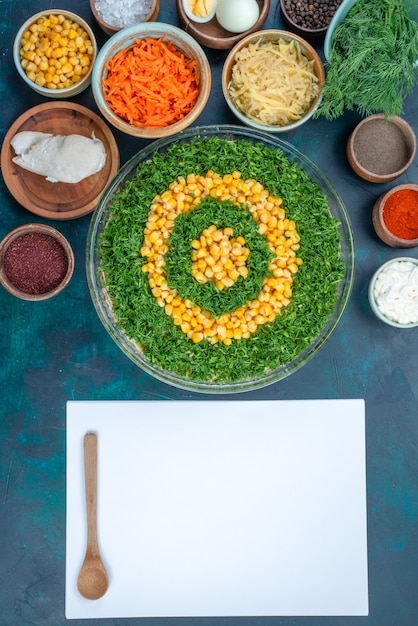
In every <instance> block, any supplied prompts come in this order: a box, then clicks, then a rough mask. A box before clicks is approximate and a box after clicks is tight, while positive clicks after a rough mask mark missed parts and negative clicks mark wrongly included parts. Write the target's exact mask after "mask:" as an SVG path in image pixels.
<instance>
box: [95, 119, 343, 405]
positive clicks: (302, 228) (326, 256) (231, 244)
mask: <svg viewBox="0 0 418 626" xmlns="http://www.w3.org/2000/svg"><path fill="white" fill-rule="evenodd" d="M353 275H354V244H353V233H352V228H351V225H350V220H349V217H348V215H347V212H346V209H345V207H344V204H343V202H342V200H341V198H340V196H339V195H338V193H337V191H336V190H335V189H334V187H333V185H332V184H331V183H330V181H329V180H328V178H327V177H326V176H325V175H324V174H323V173H322V171H321V170H320V169H319V168H318V167H317V166H316V165H315V164H314V163H312V162H311V161H310V160H309V159H308V158H306V157H305V156H304V155H303V154H301V153H300V152H299V151H298V150H296V149H295V148H294V147H293V146H292V145H291V144H289V143H286V142H285V141H283V140H280V139H277V138H276V137H273V136H270V135H268V134H266V133H262V132H258V131H254V130H251V129H247V128H241V127H239V126H234V125H220V126H201V127H192V128H189V129H187V130H185V131H184V132H182V133H179V134H178V135H176V136H174V137H169V138H165V139H160V140H158V141H155V142H153V143H151V144H150V145H148V146H147V147H146V148H145V149H143V150H141V151H140V152H139V153H138V154H136V155H135V156H134V157H133V158H132V159H131V160H130V161H128V162H127V163H126V164H125V165H124V166H123V167H122V168H121V170H120V171H119V173H118V174H117V175H116V177H115V178H114V180H113V181H112V182H111V183H110V185H109V186H108V187H107V189H106V190H105V191H104V193H103V195H102V197H101V199H100V202H99V204H98V206H97V208H96V210H95V212H94V213H93V216H92V220H91V224H90V229H89V233H88V241H87V277H88V283H89V288H90V293H91V297H92V300H93V303H94V306H95V308H96V310H97V313H98V315H99V318H100V320H101V322H102V323H103V325H104V327H105V328H106V330H107V331H108V333H109V334H110V336H111V337H112V338H113V340H114V341H115V342H116V344H117V345H118V346H119V348H121V350H122V351H123V352H124V353H125V354H126V355H127V356H128V357H129V358H130V359H131V360H132V361H133V362H134V363H136V364H137V365H138V366H139V367H141V368H142V369H143V370H145V371H146V372H148V373H149V374H151V375H152V376H154V377H155V378H157V379H159V380H162V381H164V382H165V383H168V384H171V385H174V386H176V387H179V388H182V389H186V390H190V391H195V392H204V393H217V394H219V393H234V392H243V391H249V390H252V389H257V388H261V387H264V386H266V385H269V384H271V383H273V382H276V381H279V380H281V379H283V378H285V377H287V376H289V375H290V374H292V373H293V372H295V371H296V370H298V369H299V368H301V367H302V366H303V365H304V364H305V363H306V362H307V361H308V360H310V359H311V358H313V357H314V356H315V354H316V353H317V352H318V351H319V350H320V348H321V347H322V346H323V345H324V343H325V342H326V341H327V339H328V338H329V337H330V335H331V333H332V332H333V330H334V329H335V327H336V326H337V324H338V322H339V320H340V318H341V316H342V314H343V312H344V310H345V307H346V305H347V302H348V300H349V297H350V294H351V289H352V284H353Z"/></svg>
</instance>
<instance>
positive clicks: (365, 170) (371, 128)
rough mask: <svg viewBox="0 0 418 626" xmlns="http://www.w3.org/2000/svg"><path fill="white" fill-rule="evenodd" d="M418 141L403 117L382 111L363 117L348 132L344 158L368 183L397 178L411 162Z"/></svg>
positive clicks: (384, 181) (383, 181)
mask: <svg viewBox="0 0 418 626" xmlns="http://www.w3.org/2000/svg"><path fill="white" fill-rule="evenodd" d="M416 149H417V140H416V136H415V133H414V130H413V128H412V127H411V126H410V124H408V122H407V121H406V120H404V119H403V118H401V117H399V116H397V115H393V116H391V117H386V116H385V114H384V113H376V114H375V115H369V116H368V117H365V118H364V119H363V120H362V121H361V122H360V123H359V124H357V126H356V127H355V128H354V130H353V131H352V132H351V134H350V136H349V138H348V142H347V158H348V162H349V164H350V166H351V168H352V169H353V170H354V172H355V173H356V174H357V175H358V176H360V177H361V178H363V179H364V180H367V181H368V182H371V183H386V182H390V181H392V180H394V179H395V178H398V177H399V176H401V175H402V174H404V173H405V172H406V170H407V169H408V167H409V166H410V165H411V164H412V163H413V160H414V158H415V153H416Z"/></svg>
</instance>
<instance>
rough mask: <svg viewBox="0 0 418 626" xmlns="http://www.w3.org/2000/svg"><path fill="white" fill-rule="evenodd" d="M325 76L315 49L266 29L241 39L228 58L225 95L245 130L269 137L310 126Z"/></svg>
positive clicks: (284, 33) (295, 37) (281, 32)
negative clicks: (308, 124) (268, 134)
mask: <svg viewBox="0 0 418 626" xmlns="http://www.w3.org/2000/svg"><path fill="white" fill-rule="evenodd" d="M324 81H325V72H324V66H323V64H322V61H321V59H320V57H319V55H318V53H317V52H316V50H315V49H314V48H313V47H312V46H311V45H310V44H309V43H308V42H307V41H305V40H304V39H303V38H302V37H300V36H299V35H295V34H293V33H290V32H288V31H285V30H275V29H271V30H262V31H258V32H256V33H252V34H250V35H247V36H246V37H244V39H241V41H239V42H238V43H237V44H236V45H235V46H234V47H233V48H232V50H231V51H230V53H229V54H228V56H227V58H226V60H225V63H224V67H223V71H222V91H223V94H224V97H225V100H226V103H227V105H228V106H229V108H230V109H231V111H232V113H234V115H235V116H236V117H237V118H238V119H239V120H240V121H241V122H242V123H243V124H245V125H246V126H250V127H251V128H254V129H256V130H261V131H265V132H271V133H280V132H286V131H289V130H293V129H295V128H298V127H299V126H301V125H302V124H304V123H305V122H307V121H308V120H309V119H310V118H311V117H312V116H313V114H314V112H315V110H316V109H317V108H318V106H319V103H320V101H321V96H322V89H321V88H322V86H323V84H324Z"/></svg>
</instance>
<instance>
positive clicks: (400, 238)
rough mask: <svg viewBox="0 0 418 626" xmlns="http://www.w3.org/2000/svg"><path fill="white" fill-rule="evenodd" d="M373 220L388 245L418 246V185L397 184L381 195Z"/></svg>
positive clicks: (375, 204) (397, 246) (374, 210)
mask: <svg viewBox="0 0 418 626" xmlns="http://www.w3.org/2000/svg"><path fill="white" fill-rule="evenodd" d="M372 221H373V227H374V229H375V231H376V234H377V235H378V237H380V239H381V240H382V241H383V242H384V243H386V244H387V245H388V246H391V247H392V248H414V247H415V246H418V185H415V184H413V183H406V184H404V185H397V186H396V187H392V189H389V191H386V192H385V193H383V194H382V195H381V196H379V197H378V199H377V200H376V202H375V203H374V206H373V213H372Z"/></svg>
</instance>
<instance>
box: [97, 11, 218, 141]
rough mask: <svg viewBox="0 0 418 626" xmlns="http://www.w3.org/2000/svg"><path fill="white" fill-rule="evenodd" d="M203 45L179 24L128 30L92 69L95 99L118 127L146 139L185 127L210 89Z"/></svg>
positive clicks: (107, 45)
mask: <svg viewBox="0 0 418 626" xmlns="http://www.w3.org/2000/svg"><path fill="white" fill-rule="evenodd" d="M211 81H212V78H211V70H210V65H209V61H208V59H207V57H206V54H205V53H204V51H203V49H202V48H201V46H200V45H199V44H198V43H197V42H196V41H195V40H194V39H193V38H192V37H191V36H190V35H188V34H187V33H185V32H184V31H182V30H181V29H180V28H177V27H176V26H172V25H170V24H163V23H160V22H146V23H142V24H135V25H134V26H130V27H127V28H124V29H123V30H121V31H119V32H117V33H116V34H114V35H113V36H112V37H110V39H109V40H108V41H107V42H106V43H105V44H104V46H103V47H102V48H101V50H100V52H99V54H98V55H97V60H96V63H95V65H94V68H93V77H92V91H93V97H94V99H95V102H96V104H97V106H98V108H99V110H100V112H101V113H102V114H103V116H104V117H105V118H106V120H107V121H108V122H110V123H111V124H112V125H113V126H114V127H115V128H117V129H118V130H120V131H122V132H124V133H126V134H128V135H132V136H134V137H140V138H145V139H157V138H160V137H167V136H171V135H174V134H176V133H178V132H179V131H182V130H184V129H185V128H187V127H188V126H190V124H192V123H193V122H194V121H195V120H196V119H197V118H198V117H199V115H200V114H201V113H202V111H203V109H204V108H205V106H206V103H207V101H208V98H209V94H210V89H211Z"/></svg>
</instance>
